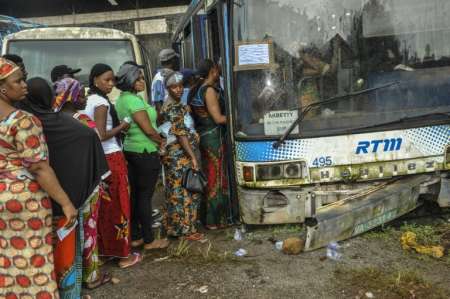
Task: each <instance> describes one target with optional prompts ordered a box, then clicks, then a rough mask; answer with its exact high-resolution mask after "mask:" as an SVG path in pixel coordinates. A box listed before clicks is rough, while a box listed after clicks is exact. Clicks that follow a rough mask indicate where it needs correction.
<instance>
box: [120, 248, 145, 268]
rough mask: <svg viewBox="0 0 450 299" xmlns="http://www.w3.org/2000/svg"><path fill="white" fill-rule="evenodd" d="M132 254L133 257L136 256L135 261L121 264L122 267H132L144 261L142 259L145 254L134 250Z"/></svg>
mask: <svg viewBox="0 0 450 299" xmlns="http://www.w3.org/2000/svg"><path fill="white" fill-rule="evenodd" d="M131 255H133V257H134V259H133V261H132V262H130V263H129V264H126V265H120V264H119V268H120V269H126V268H130V267H132V266H134V265H136V264H137V263H140V262H142V260H143V259H144V258H143V256H142V255H141V254H140V253H139V252H133V253H132V254H131Z"/></svg>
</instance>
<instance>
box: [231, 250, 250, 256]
mask: <svg viewBox="0 0 450 299" xmlns="http://www.w3.org/2000/svg"><path fill="white" fill-rule="evenodd" d="M247 254H248V251H247V250H245V249H244V248H240V249H238V250H237V251H236V252H235V253H234V255H235V256H238V257H242V256H246V255H247Z"/></svg>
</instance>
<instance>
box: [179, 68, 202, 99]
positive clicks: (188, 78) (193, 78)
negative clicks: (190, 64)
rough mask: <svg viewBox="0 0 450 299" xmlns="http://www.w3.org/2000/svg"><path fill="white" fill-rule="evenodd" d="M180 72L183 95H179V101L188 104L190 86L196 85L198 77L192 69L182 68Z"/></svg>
mask: <svg viewBox="0 0 450 299" xmlns="http://www.w3.org/2000/svg"><path fill="white" fill-rule="evenodd" d="M180 73H181V74H182V75H183V95H182V96H181V103H183V105H187V104H188V98H189V93H190V92H191V88H193V87H194V86H196V85H197V81H198V77H197V74H196V72H195V71H194V70H191V69H182V70H181V71H180Z"/></svg>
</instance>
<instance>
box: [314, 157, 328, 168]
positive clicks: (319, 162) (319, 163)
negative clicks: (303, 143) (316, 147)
mask: <svg viewBox="0 0 450 299" xmlns="http://www.w3.org/2000/svg"><path fill="white" fill-rule="evenodd" d="M312 164H313V165H314V166H316V167H324V166H331V165H333V160H332V159H331V157H330V156H326V157H318V158H315V159H314V161H313V163H312Z"/></svg>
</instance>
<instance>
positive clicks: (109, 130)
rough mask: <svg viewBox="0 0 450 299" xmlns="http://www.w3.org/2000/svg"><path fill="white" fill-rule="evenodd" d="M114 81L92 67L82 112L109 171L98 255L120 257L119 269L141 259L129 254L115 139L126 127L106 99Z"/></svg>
mask: <svg viewBox="0 0 450 299" xmlns="http://www.w3.org/2000/svg"><path fill="white" fill-rule="evenodd" d="M114 79H115V78H114V73H113V71H112V69H111V67H110V66H108V65H106V64H96V65H94V67H93V68H92V70H91V73H90V76H89V88H90V93H91V94H90V95H89V97H88V101H87V106H86V109H85V110H84V111H82V113H84V114H86V115H87V116H89V117H90V118H91V119H93V120H94V122H95V124H96V127H97V131H98V134H99V136H100V140H101V141H102V146H103V150H104V151H105V155H106V159H107V161H108V165H109V169H110V171H111V175H110V176H109V177H108V179H107V180H106V182H107V183H108V185H109V188H108V193H109V195H110V200H109V201H106V200H104V201H102V202H101V205H100V210H99V219H98V231H99V237H100V238H99V251H100V255H103V256H109V257H117V258H121V260H120V262H119V266H120V267H121V268H127V267H130V266H133V265H134V264H136V263H138V262H140V261H141V260H142V256H141V255H139V254H137V253H134V254H131V250H130V249H131V244H130V238H131V237H130V194H129V185H128V169H127V165H126V161H125V157H124V155H123V152H122V147H121V141H120V138H119V137H120V134H121V133H122V132H123V131H126V130H128V128H129V124H128V123H126V122H122V123H121V122H120V121H119V119H118V117H117V113H116V111H115V109H114V105H112V103H111V102H110V101H109V99H108V96H107V94H108V93H110V92H111V91H112V88H113V87H114Z"/></svg>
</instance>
